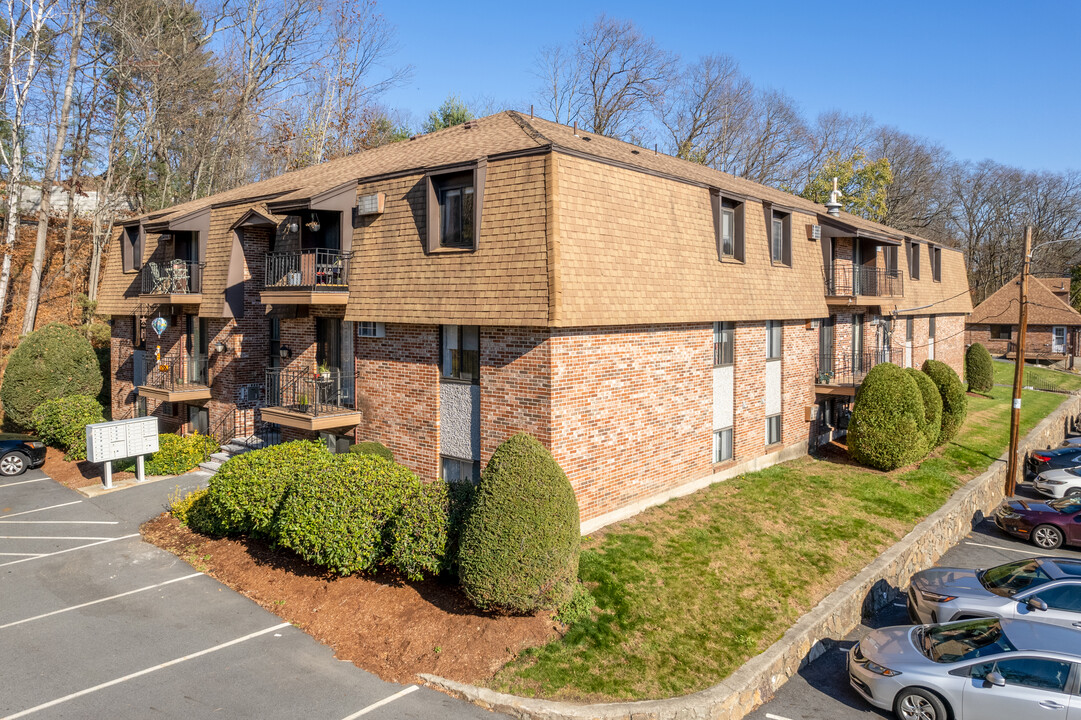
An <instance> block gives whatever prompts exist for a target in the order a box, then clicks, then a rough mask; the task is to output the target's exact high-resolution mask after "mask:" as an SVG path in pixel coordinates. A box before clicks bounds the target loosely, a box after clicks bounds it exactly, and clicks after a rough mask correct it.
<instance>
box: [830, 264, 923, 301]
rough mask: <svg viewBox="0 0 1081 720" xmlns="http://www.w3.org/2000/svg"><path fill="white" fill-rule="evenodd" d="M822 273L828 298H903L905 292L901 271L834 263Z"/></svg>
mask: <svg viewBox="0 0 1081 720" xmlns="http://www.w3.org/2000/svg"><path fill="white" fill-rule="evenodd" d="M822 272H823V277H824V281H825V286H826V295H827V296H832V297H844V296H855V295H865V296H869V297H901V296H902V295H904V292H905V286H904V278H903V277H902V275H901V272H900V270H895V269H885V268H876V267H864V266H862V265H855V266H854V265H852V264H850V263H833V265H832V267H827V268H823V271H822Z"/></svg>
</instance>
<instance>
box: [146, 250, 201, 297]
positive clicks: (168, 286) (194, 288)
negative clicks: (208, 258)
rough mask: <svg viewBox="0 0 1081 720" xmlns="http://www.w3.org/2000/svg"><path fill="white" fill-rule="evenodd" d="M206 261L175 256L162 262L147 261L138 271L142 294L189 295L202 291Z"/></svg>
mask: <svg viewBox="0 0 1081 720" xmlns="http://www.w3.org/2000/svg"><path fill="white" fill-rule="evenodd" d="M205 265H206V263H200V262H197V261H195V260H181V259H179V258H175V259H173V260H168V261H166V262H164V263H157V262H154V261H150V262H148V263H147V264H146V265H144V266H143V269H142V270H140V271H139V281H140V287H141V291H140V292H141V293H142V294H143V295H189V294H198V293H199V292H201V291H202V284H203V267H204V266H205Z"/></svg>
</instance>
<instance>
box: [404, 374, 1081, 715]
mask: <svg viewBox="0 0 1081 720" xmlns="http://www.w3.org/2000/svg"><path fill="white" fill-rule="evenodd" d="M1079 413H1081V395H1074V396H1072V397H1070V398H1069V399H1067V400H1065V401H1064V402H1063V403H1062V404H1061V405H1059V407H1058V408H1057V409H1056V410H1055V411H1054V412H1052V413H1051V414H1050V415H1048V416H1047V417H1046V418H1044V419H1043V420H1042V421H1041V422H1040V423H1039V424H1038V425H1037V426H1036V427H1035V428H1033V430H1032V431H1031V432H1029V433H1028V435H1026V436H1025V437H1024V439H1022V441H1021V442H1020V452H1021V454H1022V455H1024V454H1027V453H1028V451H1029V450H1033V449H1038V448H1039V449H1042V448H1045V447H1053V446H1055V445H1057V444H1058V443H1060V442H1061V441H1062V439H1063V438H1064V437H1065V436H1066V431H1067V428H1068V426H1069V423H1070V420H1071V419H1073V418H1076V417H1077V416H1078V414H1079ZM1005 474H1006V454H1005V453H1004V454H1003V455H1002V456H1001V457H999V458H998V459H997V460H996V461H994V462H993V463H992V464H991V467H990V468H989V469H988V470H987V471H985V472H984V473H982V474H981V475H979V476H977V477H975V478H973V479H972V480H970V481H969V482H968V483H966V484H965V485H964V486H963V487H961V488H958V490H957V491H956V492H955V493H954V494H953V495H952V496H951V497H950V499H949V500H947V501H946V503H945V504H944V505H943V506H942V507H941V508H939V509H938V510H937V511H935V512H934V513H932V514H931V515H929V516H928V517H927V518H926V519H924V520H923V521H922V522H921V523H919V524H918V525H916V527H914V528H913V529H912V531H911V532H909V533H908V534H907V535H906V536H905V537H904V538H902V539H901V540H900V541H899V542H897V543H896V544H894V545H893V546H892V547H890V548H889V549H887V550H886V551H885V552H883V553H882V555H880V556H879V557H878V558H876V559H875V560H874V561H873V562H871V564H869V565H868V566H867V567H865V568H864V569H863V570H861V571H860V572H859V573H858V574H857V575H856V576H855V577H854V578H852V579H851V580H848V581H847V582H845V583H844V584H842V585H841V586H840V587H839V588H837V589H836V590H834V591H833V592H832V593H830V594H829V595H828V596H826V597H825V598H824V599H823V600H822V601H821V602H819V603H818V605H816V606H815V607H814V608H813V609H812V610H811V611H810V612H808V613H807V614H805V615H804V616H803V617H801V618H800V619H799V620H798V621H797V622H796V624H795V625H793V626H792V627H791V628H789V629H788V631H787V632H785V634H784V635H783V636H782V637H781V639H780V640H778V641H777V642H775V643H774V644H773V645H771V646H770V647H768V648H767V649H766V650H765V651H764V652H762V653H761V654H759V655H757V656H756V657H753V658H751V659H750V660H749V661H747V662H746V663H745V664H744V665H743V666H742V667H740V668H739V669H738V670H736V671H735V672H734V673H732V674H731V675H730V676H728V677H727V678H725V680H724V681H722V682H720V683H718V684H717V685H714V686H712V687H710V688H707V689H705V690H702V691H700V692H696V693H692V694H690V695H683V696H681V697H676V698H668V699H665V700H643V701H636V702H623V703H603V704H598V705H577V704H574V703H568V702H556V701H551V700H535V699H532V698H522V697H517V696H514V695H508V694H505V693H498V692H495V691H493V690H489V689H487V688H481V687H476V686H474V685H467V684H465V683H459V682H455V681H453V680H447V679H446V678H441V677H438V676H436V675H427V674H422V675H420V676H419V677H420V678H421V679H422V680H423V681H424V682H425V683H426V684H427V685H429V686H430V687H433V688H436V689H438V690H442V691H444V692H446V693H448V694H450V695H453V696H455V697H459V698H463V699H465V700H469V701H470V702H472V703H474V704H476V705H479V706H480V707H483V708H487V709H489V710H493V711H496V712H501V713H505V714H507V715H511V716H513V717H517V718H530V719H531V720H533V719H535V720H740V718H742V717H744V716H745V715H747V714H748V713H750V712H751V711H752V710H754V709H755V708H756V707H758V706H759V705H761V704H762V703H763V702H765V701H767V700H769V699H770V698H771V697H772V696H773V694H774V693H775V692H776V691H777V688H779V687H780V686H781V685H783V684H784V683H785V682H787V681H788V679H789V678H790V677H792V676H793V675H795V674H796V673H797V672H798V671H799V670H800V668H802V667H804V666H805V665H806V664H807V663H809V662H811V661H813V660H815V659H816V658H818V657H819V656H821V655H822V654H823V653H824V652H826V651H827V650H829V649H830V648H831V647H833V646H835V645H836V640H835V638H842V637H844V636H845V635H847V634H848V633H849V632H850V631H851V630H853V629H855V628H856V627H857V626H858V625H859V623H860V620H861V619H862V617H863V616H864V615H867V614H870V613H872V612H874V611H876V610H878V609H880V608H882V607H883V606H885V605H886V604H887V603H889V602H892V600H893V599H894V598H895V597H896V596H897V594H898V593H899V592H900V590H901V589H902V588H903V587H904V586H905V585H906V584H907V582H908V578H909V577H911V575H912V573H914V572H916V571H918V570H922V569H924V568H927V567H930V566H931V565H933V564H934V563H935V561H937V560H938V559H939V558H940V557H942V555H943V554H944V553H945V552H946V550H948V549H949V548H950V547H951V546H953V545H954V544H955V543H957V542H958V541H960V540H961V539H962V538H964V537H965V536H966V535H967V534H968V533H969V532H970V531H971V530H972V528H973V527H974V526H975V525H977V524H978V523H979V522H981V521H982V520H983V519H984V517H985V516H986V514H988V513H990V512H992V511H993V510H994V508H995V507H997V506H998V504H999V503H1000V502H1001V501H1002V498H1003V493H1002V491H1003V485H1004V480H1005Z"/></svg>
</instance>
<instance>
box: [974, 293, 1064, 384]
mask: <svg viewBox="0 0 1081 720" xmlns="http://www.w3.org/2000/svg"><path fill="white" fill-rule="evenodd" d="M1020 278H1021V276H1020V275H1015V276H1014V277H1013V278H1012V279H1011V280H1010V281H1009V282H1008V283H1006V284H1005V285H1003V286H1002V287H1000V288H999V289H998V290H996V291H995V292H994V293H992V294H991V295H990V296H989V297H988V298H987V299H986V300H984V301H983V302H982V303H980V304H979V305H977V306H976V307H975V308H974V309H973V310H972V314H971V315H969V317H968V321H967V323H966V325H965V335H966V337H965V342H966V344H967V345H971V344H973V343H982V344H983V345H984V346H985V347H986V348H987V349H988V350H989V351H990V352H991V354H992V355H994V356H998V357H1004V358H1008V359H1011V360H1012V359H1014V358H1015V357H1016V351H1017V348H1016V343H1017V330H1018V325H1017V322H1018V319H1019V317H1018V316H1019V308H1020V303H1021V297H1020ZM1079 349H1081V313H1078V312H1077V310H1075V309H1074V308H1073V307H1072V306H1071V305H1070V278H1068V277H1046V278H1040V277H1030V278H1029V288H1028V329H1027V332H1026V337H1025V360H1026V361H1028V362H1039V363H1054V364H1060V365H1062V366H1064V367H1068V368H1072V367H1073V366H1074V360H1075V358H1076V357H1077V355H1078V351H1079Z"/></svg>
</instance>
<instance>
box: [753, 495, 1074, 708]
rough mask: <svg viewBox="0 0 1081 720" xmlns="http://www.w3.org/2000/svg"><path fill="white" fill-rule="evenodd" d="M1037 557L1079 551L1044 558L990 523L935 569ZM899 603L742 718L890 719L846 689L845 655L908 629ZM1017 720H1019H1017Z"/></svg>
mask: <svg viewBox="0 0 1081 720" xmlns="http://www.w3.org/2000/svg"><path fill="white" fill-rule="evenodd" d="M1018 496H1019V497H1025V498H1029V499H1035V498H1039V497H1040V496H1039V495H1037V494H1036V493H1035V492H1033V491H1032V490H1031V488H1029V487H1027V486H1024V485H1022V486H1020V487H1019V490H1018ZM1038 555H1055V556H1059V557H1072V558H1077V559H1081V552H1079V549H1078V548H1071V547H1069V546H1063V547H1061V548H1059V549H1058V550H1056V551H1054V552H1051V553H1048V552H1044V551H1042V550H1040V549H1039V548H1037V547H1036V546H1034V545H1032V544H1031V543H1027V542H1024V541H1022V540H1019V539H1017V538H1013V537H1011V536H1009V535H1006V534H1005V533H1003V532H1002V531H1000V530H999V529H998V528H997V527H995V525H994V523H993V522H991V521H990V520H984V521H983V522H982V523H980V524H979V525H978V526H977V527H976V528H975V529H974V530H973V531H972V532H971V533H969V534H968V536H966V537H965V539H964V540H962V541H961V542H959V543H957V544H956V545H954V546H953V547H952V548H950V549H949V550H948V551H947V552H946V554H945V555H943V556H942V558H941V559H940V560H939V561H938V563H937V565H938V566H940V567H963V568H988V567H993V566H995V565H1001V564H1002V563H1006V562H1011V561H1013V560H1021V559H1023V558H1025V557H1035V556H1038ZM908 624H909V619H908V613H907V611H906V610H905V603H904V598H903V597H901V598H898V599H897V600H896V601H895V602H894V603H893V604H892V605H890V606H889V607H887V608H885V609H883V610H882V611H880V612H878V613H877V614H876V615H875V616H874V617H872V618H865V619H864V622H863V624H861V625H860V626H859V627H858V628H857V629H856V630H854V631H853V632H851V633H849V634H848V635H847V636H846V637H844V638H839V639H838V640H839V641H840V642H839V643H838V647H837V648H836V649H834V650H830V651H829V652H827V653H826V654H824V655H822V656H821V657H820V658H818V659H817V660H815V661H814V662H812V663H810V664H809V665H807V667H805V668H803V669H802V670H800V671H799V673H798V674H797V675H796V676H795V677H793V678H792V679H791V680H789V681H788V682H787V683H785V684H784V685H782V686H781V689H780V690H779V691H778V692H777V694H776V695H775V696H774V698H773V699H772V700H770V701H769V702H768V703H766V704H765V705H763V706H761V707H760V708H758V709H757V710H755V711H754V712H753V713H751V714H750V715H748V716H747V717H748V718H749V719H750V720H866V719H867V718H878V717H882V718H892V717H893V714H892V713H889V712H887V711H885V710H878V709H876V708H873V707H871V706H870V705H869V704H868V703H867V702H866V701H865V700H864V699H863V698H861V697H860V696H859V695H858V694H857V693H856V691H855V690H853V689H852V688H851V687H850V686H849V684H848V672H847V669H846V665H845V660H846V658H845V654H846V653H847V652H848V650H849V649H851V647H852V646H853V645H854V644H855V643H856V642H857V641H859V639H860V638H862V637H863V636H864V635H866V634H867V633H868V632H870V631H871V630H872V629H874V628H880V627H888V626H890V625H908ZM1018 720H1024V719H1023V718H1018Z"/></svg>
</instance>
